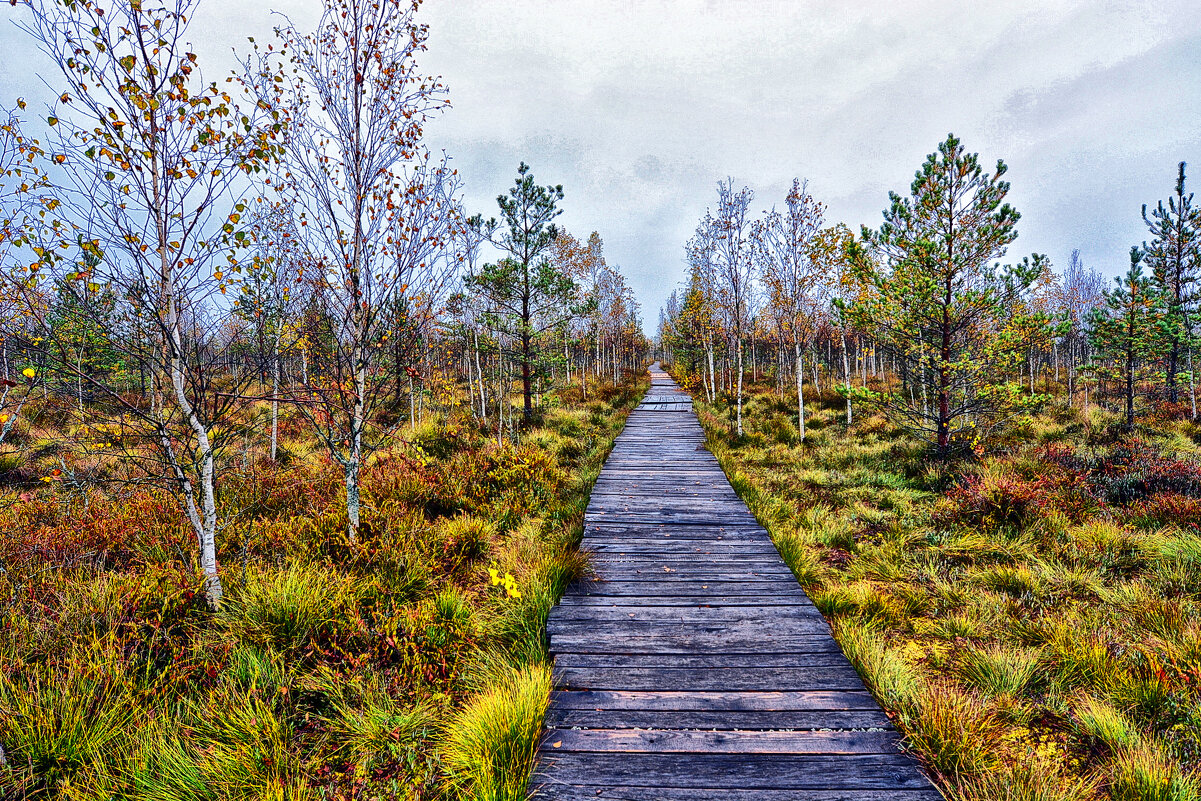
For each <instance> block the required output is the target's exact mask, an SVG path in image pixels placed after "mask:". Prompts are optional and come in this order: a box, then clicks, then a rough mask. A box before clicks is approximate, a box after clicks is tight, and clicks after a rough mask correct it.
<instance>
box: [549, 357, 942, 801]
mask: <svg viewBox="0 0 1201 801" xmlns="http://www.w3.org/2000/svg"><path fill="white" fill-rule="evenodd" d="M651 377H652V382H651V389H650V392H649V393H648V394H647V396H646V398H645V399H644V400H643V401H642V404H641V405H640V406H639V407H638V408H637V409H636V410H635V411H634V412H633V414H631V415H630V418H629V422H628V423H627V424H626V428H625V431H624V432H622V434H621V436H620V437H619V438H618V440H617V445H616V447H615V448H614V450H613V453H612V455H611V456H610V457H609V459H608V461H607V462H606V463H605V467H604V470H603V471H602V472H601V474H600V478H599V479H598V480H597V483H596V487H595V489H594V490H593V493H592V498H591V501H590V503H589V505H588V510H587V513H586V515H585V526H584V547H585V548H586V549H588V550H589V551H591V552H592V553H593V555H594V558H593V566H594V568H595V571H596V580H593V581H586V582H581V583H579V584H577V585H575V586H573V587H572V588H571V589H569V590H568V592H567V595H566V596H564V598H563V600H562V602H561V603H560V605H559V606H557V607H555V609H554V610H553V611H552V612H551V615H550V620H549V623H548V628H549V633H550V647H551V652H552V653H553V654H554V656H555V688H556V689H555V691H554V693H553V694H552V696H551V705H550V711H549V712H548V713H547V720H546V725H547V732H546V736H545V737H544V738H543V741H542V745H541V749H540V755H539V766H538V769H537V771H536V772H535V776H534V780H533V783H532V785H531V786H532V787H534V788H536V790H537V794H536V796H535V797H536V798H542V799H558V800H559V801H581V800H582V799H598V798H599V799H629V800H630V801H635V800H637V801H676V800H677V799H679V800H680V801H683V799H688V800H689V801H710V800H712V801H716V800H717V799H729V800H730V801H740V800H741V799H747V800H748V801H749V799H763V801H784V799H789V801H792V800H793V799H795V800H796V801H802V800H804V801H853V800H855V801H858V800H860V799H864V800H866V799H870V800H872V801H926V799H931V800H933V799H939V798H941V796H940V795H939V793H938V792H937V791H936V790H935V789H934V788H933V787H932V786H931V784H930V782H929V781H928V780H927V779H926V778H925V777H924V776H923V775H922V773H921V771H920V769H919V768H918V766H917V764H916V763H915V762H914V761H913V759H911V758H910V757H908V756H906V755H904V754H902V753H901V752H900V750H899V749H898V746H897V742H898V735H897V733H896V732H895V731H894V730H893V728H892V726H891V725H890V724H889V722H888V718H887V717H886V716H885V714H884V712H883V711H882V710H881V709H880V707H879V706H878V705H877V704H876V702H875V701H874V700H873V699H872V697H871V696H870V695H869V694H868V693H867V691H866V689H865V688H864V686H863V683H862V682H861V681H860V679H859V676H858V675H857V674H856V673H855V670H854V668H852V667H851V665H850V663H849V662H848V661H847V659H846V657H844V656H843V654H842V652H841V651H840V650H839V648H838V644H837V643H835V642H834V639H833V638H832V637H831V636H830V630H829V628H828V627H827V625H826V622H825V620H824V619H823V618H822V616H821V614H819V613H818V611H817V609H815V608H814V606H813V604H812V603H811V602H810V601H809V598H808V597H807V596H806V595H805V593H804V591H802V590H801V588H800V586H799V585H798V584H797V582H796V580H795V579H794V578H793V576H792V573H791V572H790V571H789V570H788V568H787V566H786V565H785V564H784V562H783V560H782V559H781V558H780V556H779V554H778V553H777V551H776V549H775V546H773V545H772V543H771V540H770V539H769V538H768V535H767V532H766V531H764V530H763V528H762V527H760V526H759V524H758V523H757V522H756V521H755V518H754V517H753V516H752V515H751V513H750V511H749V510H748V509H747V508H746V506H745V505H744V504H743V503H742V501H741V500H739V498H738V496H737V495H736V494H735V493H734V490H733V488H732V487H731V486H730V484H729V482H728V481H727V480H726V477H725V475H724V474H723V473H722V470H721V467H720V466H719V465H718V463H717V460H716V459H715V458H714V457H713V455H712V454H711V453H709V452H708V451H707V450H706V449H705V437H704V434H703V432H702V430H701V427H700V424H699V423H698V422H697V420H696V416H695V415H694V414H693V411H692V403H691V401H690V399H689V397H688V395H687V394H685V393H684V392H683V391H681V390H680V388H679V387H678V386H676V384H675V382H673V381H672V380H671V379H670V378H669V377H668V376H667V374H666V373H664V372H662V371H661V370H659V369H658V365H657V364H656V365H654V366H652V368H651Z"/></svg>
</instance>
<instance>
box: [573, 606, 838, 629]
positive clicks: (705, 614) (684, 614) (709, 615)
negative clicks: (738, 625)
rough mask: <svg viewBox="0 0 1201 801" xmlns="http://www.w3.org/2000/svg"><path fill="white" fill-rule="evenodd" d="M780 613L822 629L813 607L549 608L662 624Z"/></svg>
mask: <svg viewBox="0 0 1201 801" xmlns="http://www.w3.org/2000/svg"><path fill="white" fill-rule="evenodd" d="M782 615H787V617H788V618H794V617H795V618H798V619H805V620H810V621H815V622H820V624H821V626H822V630H826V625H825V623H826V621H825V618H823V617H822V616H821V613H820V612H818V611H817V609H816V608H814V607H808V608H804V609H795V610H788V611H787V612H781V610H780V607H778V606H705V605H698V606H676V607H662V606H644V605H642V604H622V605H620V606H618V605H615V604H614V605H609V606H589V607H578V606H560V607H557V608H555V609H554V610H552V611H551V614H550V618H551V620H557V621H567V620H579V621H595V622H604V621H613V620H638V621H647V622H662V623H679V624H684V623H710V624H713V623H725V622H739V621H744V620H749V621H754V622H756V623H758V624H763V623H764V622H769V623H771V622H776V621H778V620H779V619H780V617H781V616H782Z"/></svg>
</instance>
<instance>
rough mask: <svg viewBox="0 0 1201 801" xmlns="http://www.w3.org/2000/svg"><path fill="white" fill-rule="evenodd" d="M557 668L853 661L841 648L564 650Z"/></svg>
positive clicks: (823, 664) (761, 666)
mask: <svg viewBox="0 0 1201 801" xmlns="http://www.w3.org/2000/svg"><path fill="white" fill-rule="evenodd" d="M555 666H556V668H570V667H606V668H620V667H628V668H755V669H767V668H789V669H795V668H807V667H830V666H839V667H849V666H850V662H848V661H847V658H846V657H845V656H843V655H842V651H838V650H834V649H829V650H826V651H820V652H813V653H801V652H796V651H786V652H783V653H771V652H767V653H756V654H727V653H696V654H627V653H596V654H580V653H562V654H559V655H558V656H557V657H556V658H555Z"/></svg>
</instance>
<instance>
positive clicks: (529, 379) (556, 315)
mask: <svg viewBox="0 0 1201 801" xmlns="http://www.w3.org/2000/svg"><path fill="white" fill-rule="evenodd" d="M562 199H563V187H562V186H561V185H559V186H539V185H538V184H537V183H535V182H534V176H533V175H532V174H531V173H530V168H529V165H527V164H526V163H525V162H522V163H521V165H520V166H519V167H518V168H517V181H516V183H515V184H514V186H513V187H512V188H511V189H510V190H509V194H508V195H507V196H506V195H500V196H499V197H497V199H496V202H497V205H498V206H500V212H501V218H502V220H503V222H504V229H503V230H502V231H501V232H500V234H499V236H494V234H495V232H496V231H497V230H498V228H499V227H500V224H499V223H497V222H496V220H489V221H488V222H487V223H478V222H477V225H482V226H483V228H484V230H485V232H486V233H487V235H488V236H489V237H490V238H492V243H493V244H494V245H496V246H497V247H498V248H500V249H501V250H504V251H505V252H507V253H508V254H509V256H508V257H506V258H503V259H500V260H499V261H497V262H496V263H495V264H486V265H484V267H483V268H482V269H481V270H480V272H479V273H478V274H476V275H473V276H471V278H470V280H469V282H468V283H469V285H470V286H471V287H472V288H474V289H477V290H479V291H480V292H483V293H484V294H485V295H486V296H487V297H488V298H489V300H491V301H492V303H493V304H494V305H495V307H496V308H497V309H498V310H499V316H498V317H497V323H498V324H499V325H500V327H502V328H504V329H505V330H507V331H509V332H510V333H511V334H512V335H513V337H514V339H515V340H516V342H517V343H518V346H517V348H516V352H515V353H513V354H512V356H513V358H514V360H515V361H516V362H517V363H518V365H519V366H520V367H521V397H522V419H523V420H524V422H525V423H526V424H528V423H529V422H530V420H531V418H532V417H533V413H534V407H533V379H534V372H535V367H536V364H535V363H536V360H537V357H538V347H537V346H538V337H539V335H540V334H542V333H543V332H545V331H548V330H550V329H553V328H555V327H556V326H558V325H559V324H560V323H561V322H562V321H564V320H566V319H568V318H569V317H571V316H572V315H573V314H574V313H575V311H576V310H575V308H573V306H572V304H571V300H572V298H573V297H574V295H575V288H576V287H575V282H574V281H572V279H571V276H569V275H568V274H567V273H565V272H564V271H563V270H562V269H560V268H559V267H557V266H556V265H555V264H554V263H553V262H552V261H551V260H550V259H549V258H547V256H548V254H549V248H550V246H551V244H552V243H553V242H554V241H555V239H556V238H557V237H558V236H559V229H558V227H557V226H556V225H555V224H554V222H553V220H554V219H555V218H556V217H558V216H559V215H560V214H562V213H563V212H562V209H560V208H559V207H558V201H560V200H562Z"/></svg>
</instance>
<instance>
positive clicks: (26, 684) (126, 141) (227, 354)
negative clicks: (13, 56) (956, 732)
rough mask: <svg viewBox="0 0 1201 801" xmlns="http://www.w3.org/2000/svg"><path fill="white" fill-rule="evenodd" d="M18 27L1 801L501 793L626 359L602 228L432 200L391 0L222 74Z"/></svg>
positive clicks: (2, 589)
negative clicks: (40, 98)
mask: <svg viewBox="0 0 1201 801" xmlns="http://www.w3.org/2000/svg"><path fill="white" fill-rule="evenodd" d="M17 5H18V6H19V12H18V14H17V17H16V18H17V20H18V24H19V25H20V26H21V27H22V29H23V31H24V32H25V34H26V35H27V36H28V39H29V42H30V46H31V47H34V46H36V47H40V48H41V49H42V51H43V52H44V53H45V54H46V55H47V56H49V57H50V59H51V60H52V61H53V62H54V63H55V64H56V65H57V67H58V69H59V72H58V73H57V74H54V75H47V76H45V77H46V80H47V82H48V83H50V84H51V85H52V86H54V87H55V88H56V93H60V94H59V96H58V99H57V101H56V102H55V103H54V105H53V106H52V107H51V108H49V109H48V110H46V111H42V110H40V109H36V110H35V109H34V108H33V103H32V102H26V101H25V100H18V99H14V102H13V107H12V109H11V112H10V113H9V114H8V115H7V116H6V118H5V123H4V125H3V126H2V128H0V159H2V162H0V207H2V208H0V212H2V217H3V233H2V236H0V247H2V248H3V251H2V253H0V255H2V256H3V263H2V268H3V272H2V274H0V326H2V327H0V383H2V387H0V482H2V484H0V528H3V530H4V532H5V534H4V536H3V538H2V539H0V605H2V606H0V608H2V610H3V611H2V612H0V614H2V615H3V624H2V625H0V749H2V750H0V797H3V798H6V799H7V798H11V799H18V798H21V799H24V798H78V799H83V798H89V799H102V798H103V799H107V798H142V799H147V800H149V799H155V801H162V800H164V799H235V798H237V799H269V798H277V799H306V798H313V799H316V798H345V799H350V798H356V799H358V798H429V797H435V796H437V797H465V798H516V797H519V796H520V795H522V794H523V793H524V787H525V781H526V777H527V775H528V771H529V768H530V764H531V762H532V759H533V747H534V743H535V742H536V739H537V735H538V732H539V731H540V725H541V719H542V710H543V709H544V708H545V705H546V700H547V687H548V681H549V668H548V664H547V657H546V652H545V644H544V641H543V628H544V620H545V616H546V613H547V610H548V609H549V608H550V606H551V605H552V604H553V603H554V601H555V600H556V599H557V597H558V595H559V594H560V593H561V592H562V590H563V587H564V586H565V585H566V583H567V582H569V581H570V580H572V579H573V578H575V577H576V576H578V575H580V573H581V571H582V570H583V566H584V562H583V558H582V556H581V555H580V554H579V552H578V550H577V544H578V537H579V532H580V525H581V519H582V512H583V507H584V504H585V503H586V500H587V488H588V486H589V484H590V482H591V480H592V478H594V477H595V475H596V472H597V471H598V470H599V466H600V464H601V462H602V461H603V458H604V456H605V454H606V453H607V451H608V448H609V445H610V444H611V442H612V439H613V437H614V436H615V435H616V433H617V431H619V430H620V427H621V423H622V420H623V419H624V415H625V413H626V412H627V411H628V410H629V409H630V408H631V407H632V405H633V404H634V403H635V402H636V400H637V398H638V396H639V395H640V394H641V386H642V385H641V384H640V383H639V382H640V381H641V380H642V379H640V378H639V377H638V376H639V371H640V369H641V368H642V367H643V365H644V364H645V362H646V358H645V357H646V354H647V352H648V342H647V340H646V338H645V337H644V336H643V334H642V325H641V322H640V319H639V308H638V304H637V303H636V301H635V300H634V298H633V296H632V293H631V292H630V290H629V288H628V287H627V285H626V283H625V279H624V278H623V277H622V275H621V273H620V271H619V270H618V269H617V268H616V267H614V266H612V265H609V264H607V263H606V261H605V258H604V252H603V244H602V242H601V239H600V237H599V235H597V234H596V233H593V234H592V235H591V236H590V237H588V238H586V239H583V240H581V239H577V238H576V237H573V236H572V235H571V234H570V233H568V232H567V231H565V230H564V229H562V228H561V227H559V226H558V225H556V222H555V219H556V217H557V216H558V214H559V213H560V211H561V208H562V205H563V204H564V203H567V202H570V191H569V190H564V188H563V187H561V186H542V185H540V184H539V183H538V182H537V181H536V180H535V179H534V175H533V173H532V171H531V169H530V167H528V166H527V165H525V164H521V165H520V167H519V169H518V173H517V180H516V182H515V183H514V184H513V185H512V186H511V187H509V188H505V187H497V190H500V191H502V193H501V194H500V197H499V202H498V208H497V210H496V211H497V212H498V215H497V216H498V219H495V220H494V219H490V218H486V217H485V215H483V214H478V213H473V212H474V210H467V209H465V208H464V206H463V202H462V197H461V187H462V182H463V180H464V177H463V176H460V175H459V174H458V172H457V171H456V170H455V168H454V166H453V163H452V162H451V160H450V158H449V157H448V156H446V155H435V154H434V153H432V152H431V151H430V150H429V148H427V146H426V144H425V140H424V126H425V125H426V124H427V123H428V122H429V120H430V119H432V118H433V117H434V116H436V115H438V114H440V113H442V112H443V111H444V110H445V109H446V108H447V106H448V105H449V93H448V90H447V88H446V87H445V86H443V85H442V84H441V82H440V81H439V80H438V79H437V78H436V77H434V76H430V75H427V74H425V73H424V72H423V71H422V69H421V67H420V58H421V54H422V52H423V51H424V49H425V42H426V37H427V30H426V29H425V27H424V26H423V25H422V23H421V21H420V19H419V17H418V15H417V11H418V9H417V5H418V4H417V3H413V2H400V1H399V0H386V2H382V3H378V2H361V0H331V1H330V2H328V3H326V4H324V6H323V13H322V16H321V19H320V22H319V24H318V26H317V28H316V29H315V30H312V31H302V30H297V29H296V28H294V27H293V26H291V25H290V23H287V21H285V22H284V24H282V25H281V27H280V28H279V29H278V30H277V31H276V35H275V36H274V37H273V39H272V41H270V42H258V43H255V42H253V41H252V42H251V43H248V44H246V45H245V47H244V48H243V49H244V50H245V52H244V53H243V54H242V62H241V66H240V69H239V70H238V71H237V72H235V74H234V75H232V76H231V77H230V79H229V80H228V81H227V80H225V79H224V76H222V78H221V80H214V79H213V76H206V75H205V73H204V72H203V68H204V64H203V63H202V60H201V59H200V58H199V56H198V55H197V54H196V53H194V52H191V51H190V50H189V48H188V45H187V44H186V43H187V42H188V41H189V39H188V30H189V24H190V21H191V18H192V16H193V14H194V12H195V11H196V3H195V2H194V0H168V2H165V3H163V2H153V3H152V2H146V3H139V2H121V1H120V0H118V2H112V3H109V2H104V1H103V0H96V1H95V2H93V0H85V2H72V3H58V2H54V1H53V0H46V2H42V0H32V1H31V2H28V3H26V2H22V3H18V4H17Z"/></svg>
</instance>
